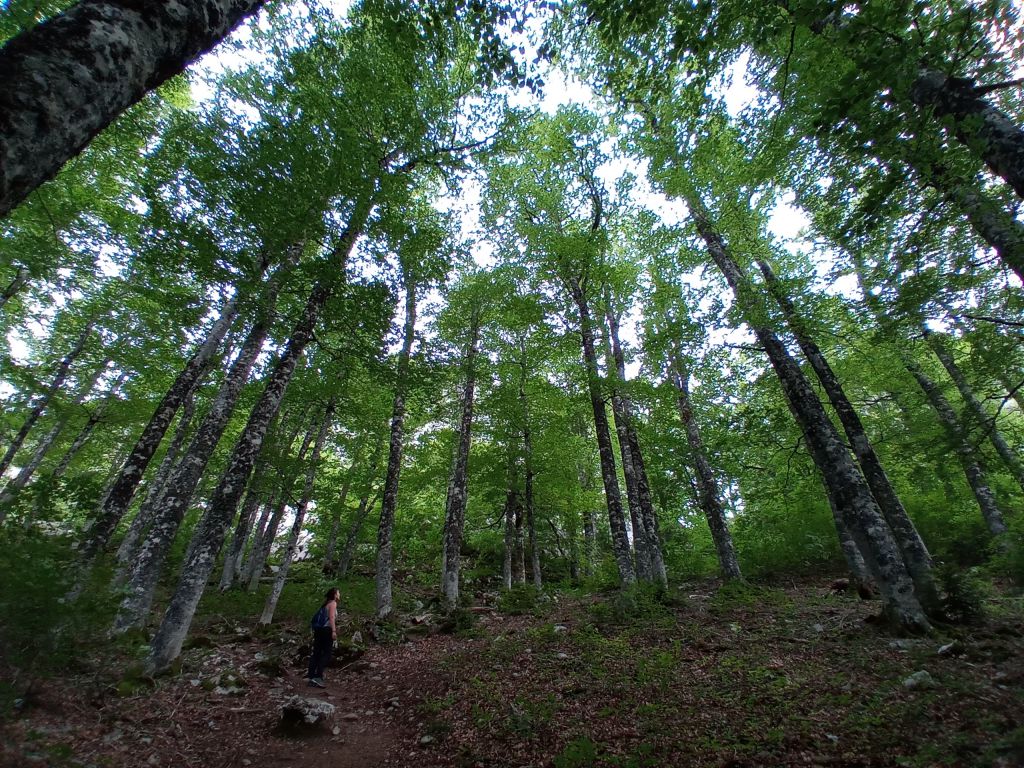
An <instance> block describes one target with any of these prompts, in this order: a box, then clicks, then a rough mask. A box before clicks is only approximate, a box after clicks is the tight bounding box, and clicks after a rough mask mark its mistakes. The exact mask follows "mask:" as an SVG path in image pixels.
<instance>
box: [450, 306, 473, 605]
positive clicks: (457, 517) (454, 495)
mask: <svg viewBox="0 0 1024 768" xmlns="http://www.w3.org/2000/svg"><path fill="white" fill-rule="evenodd" d="M480 322H481V315H480V311H479V309H475V310H474V311H473V313H472V315H471V318H470V328H469V336H470V339H469V343H468V345H467V346H466V354H465V369H466V379H465V383H464V385H463V388H462V398H461V399H462V413H461V417H460V418H459V430H458V444H457V445H456V447H455V462H454V466H453V467H452V475H451V480H450V482H449V483H448V496H447V499H446V504H445V519H444V537H443V539H442V541H441V546H442V547H443V548H444V552H443V558H442V563H443V567H442V569H441V594H442V596H443V597H444V601H445V604H446V605H447V606H448V607H449V608H454V607H455V606H456V605H458V602H459V564H460V559H461V553H462V529H463V526H464V524H465V519H466V501H467V489H468V485H469V473H468V467H469V448H470V445H471V443H472V432H473V396H474V393H475V391H476V367H475V361H476V353H477V344H478V341H479V339H480Z"/></svg>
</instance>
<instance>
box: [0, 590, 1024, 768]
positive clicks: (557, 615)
mask: <svg viewBox="0 0 1024 768" xmlns="http://www.w3.org/2000/svg"><path fill="white" fill-rule="evenodd" d="M503 608H504V610H501V611H499V610H497V609H496V608H495V607H494V606H492V605H486V604H485V605H477V606H475V607H474V608H473V609H472V610H471V611H470V612H467V614H466V615H464V616H463V617H462V621H461V622H460V624H459V626H458V627H452V626H447V627H441V626H440V624H441V622H440V620H439V619H438V618H437V617H435V616H433V615H431V614H430V613H429V612H428V611H427V610H426V609H424V610H423V611H420V612H417V613H416V614H415V615H412V616H408V617H405V619H404V622H403V624H402V625H399V626H397V627H388V628H385V629H384V630H383V631H381V630H379V629H375V628H374V627H372V626H371V625H360V624H358V623H353V624H352V625H350V626H348V628H347V629H346V632H345V635H346V637H347V638H348V640H347V642H346V645H348V646H351V647H347V648H344V649H343V652H342V653H341V654H340V655H339V658H338V659H337V660H336V663H335V666H333V667H332V668H331V669H330V671H329V674H328V679H327V683H328V687H327V688H326V689H325V690H319V689H316V688H311V687H308V686H307V684H306V681H305V680H304V679H303V677H302V675H303V672H304V669H305V658H304V655H305V645H304V643H305V637H304V634H303V633H301V632H299V631H297V630H293V629H291V628H289V627H284V628H281V627H275V628H273V629H272V630H270V631H267V632H264V633H253V632H252V631H251V629H250V628H249V627H246V626H242V625H240V624H238V623H236V622H234V621H229V620H226V619H222V618H219V617H212V618H209V617H208V618H207V619H206V620H204V623H203V625H202V626H200V627H199V631H198V632H197V633H195V635H194V638H193V640H192V642H191V644H190V648H189V649H188V650H187V651H186V653H185V654H184V656H183V665H182V670H181V672H180V674H178V675H175V676H170V677H165V678H161V679H159V680H156V681H146V680H141V681H140V680H132V679H125V678H124V676H123V674H122V673H123V670H124V668H125V665H126V663H127V662H128V661H130V660H126V659H123V658H122V659H111V658H110V657H109V656H107V657H103V658H95V659H78V660H76V662H75V663H74V664H69V668H68V670H67V671H66V672H65V673H64V674H60V675H57V676H51V677H47V678H38V679H34V680H26V679H25V678H24V676H22V677H20V678H19V679H20V683H19V684H21V685H22V686H23V687H24V689H25V690H24V693H23V695H22V696H21V697H20V699H19V700H18V702H17V706H16V708H15V709H14V711H11V712H8V713H6V714H5V716H4V720H3V721H2V729H3V730H2V736H3V741H2V745H0V764H2V765H4V766H10V767H11V768H14V767H15V766H18V767H19V768H20V767H21V766H39V765H47V766H108V767H110V768H120V767H121V766H124V767H125V768H137V767H138V766H177V767H181V768H185V767H186V766H196V767H198V766H208V767H209V768H229V767H232V768H233V767H235V766H259V767H262V768H274V767H275V766H289V765H296V766H298V765H317V766H325V767H326V766H335V767H337V768H361V767H363V766H365V767H366V768H369V767H370V766H415V767H416V768H427V767H428V766H466V767H467V768H468V767H470V766H488V767H490V766H555V768H582V767H584V766H623V767H629V768H641V767H642V766H681V765H694V766H776V765H777V766H893V765H906V766H933V765H934V766H971V765H978V766H1016V765H1024V664H1022V661H1024V659H1022V651H1024V633H1022V623H1021V616H1022V606H1021V601H1020V600H1019V599H1014V598H1003V599H1001V600H997V601H993V602H992V603H991V604H990V614H991V615H990V618H989V619H988V620H987V621H986V622H985V623H984V624H982V625H980V626H975V627H971V628H966V629H965V628H962V627H959V628H947V629H945V630H944V631H942V632H941V633H938V634H936V635H935V636H933V637H928V638H917V639H894V638H892V637H889V636H887V635H885V634H883V633H882V632H881V631H880V630H879V629H878V628H877V627H876V625H875V624H874V623H872V622H871V621H870V619H871V618H872V613H873V612H875V611H877V609H878V604H877V603H876V602H861V601H859V600H857V599H856V598H855V597H848V596H842V595H831V594H828V589H827V587H826V588H823V587H822V586H821V585H806V584H805V585H790V586H787V587H775V588H768V587H750V588H741V589H734V588H726V589H724V590H718V589H717V587H716V585H713V584H701V585H687V586H684V587H683V588H681V589H678V590H674V591H673V593H672V596H671V599H669V600H667V601H665V600H660V601H659V600H654V599H651V598H649V597H644V596H643V595H640V596H632V597H629V598H623V597H621V596H617V595H615V594H610V595H604V596H599V597H579V596H577V597H562V598H559V599H555V600H549V601H544V602H540V603H536V604H534V603H533V602H532V600H530V599H529V597H528V596H524V599H523V600H521V601H519V603H518V604H517V603H516V601H505V604H504V606H503ZM469 616H471V617H472V619H473V621H472V625H471V626H470V623H471V622H470V620H469V618H468V617H469ZM442 629H443V630H447V631H449V632H451V631H453V630H455V633H454V634H445V633H443V632H442ZM356 633H358V634H356ZM353 634H354V635H355V637H354V640H355V643H354V644H353V643H352V642H351V640H352V637H351V636H352V635H353ZM373 634H376V635H377V636H378V641H375V640H374V638H373V637H372V635H373ZM8 672H11V673H12V674H13V671H11V670H8ZM293 697H299V698H298V700H295V699H294V698H293ZM303 700H306V701H303ZM289 702H291V704H292V705H293V706H298V707H299V708H300V709H301V708H306V709H310V708H312V709H316V710H323V711H330V713H329V714H328V716H326V717H324V718H323V719H322V720H321V721H320V722H317V723H316V724H313V725H308V724H306V723H304V722H299V723H292V724H290V725H289V724H286V723H284V721H283V719H282V708H283V707H286V706H287V705H289ZM323 703H327V704H330V705H331V707H322V704H323ZM332 708H333V709H332ZM311 717H312V715H311Z"/></svg>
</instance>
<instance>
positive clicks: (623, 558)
mask: <svg viewBox="0 0 1024 768" xmlns="http://www.w3.org/2000/svg"><path fill="white" fill-rule="evenodd" d="M569 289H570V292H571V294H572V297H573V301H574V302H575V303H576V308H577V310H578V311H579V315H580V336H581V338H582V343H583V363H584V366H585V368H586V372H587V392H588V394H589V395H590V405H591V408H592V409H593V412H594V431H595V432H596V433H597V449H598V454H599V456H600V458H601V480H602V481H603V482H604V492H605V503H606V504H607V505H608V523H609V525H610V526H611V533H612V552H613V554H614V555H615V563H616V565H617V566H618V569H619V580H620V581H621V582H622V584H623V586H628V585H630V584H632V583H634V582H635V581H636V571H635V570H634V568H633V558H632V556H631V554H630V551H629V535H628V533H627V532H626V520H625V517H624V516H623V514H622V495H621V493H620V492H619V478H618V476H617V475H616V472H615V452H614V450H613V449H612V438H611V431H610V429H609V426H608V414H607V412H606V411H605V404H604V398H603V396H602V394H601V385H600V373H599V370H598V367H597V350H596V348H595V346H594V329H593V322H592V320H591V315H590V306H589V304H588V302H587V297H586V293H585V292H584V290H583V287H582V286H581V285H580V282H579V281H578V280H577V279H576V278H570V280H569Z"/></svg>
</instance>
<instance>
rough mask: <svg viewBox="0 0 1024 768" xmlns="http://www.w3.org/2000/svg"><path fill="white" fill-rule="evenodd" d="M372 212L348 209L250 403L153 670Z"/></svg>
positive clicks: (180, 632) (176, 650) (180, 625)
mask: <svg viewBox="0 0 1024 768" xmlns="http://www.w3.org/2000/svg"><path fill="white" fill-rule="evenodd" d="M369 214H370V206H369V204H368V203H367V204H365V205H364V204H359V205H357V207H356V210H355V211H354V212H353V214H352V220H351V222H350V223H349V227H348V229H347V230H346V231H345V233H344V234H343V235H342V236H341V238H340V240H339V242H338V245H337V246H336V247H335V249H334V252H333V253H332V254H331V256H330V258H329V259H328V262H327V263H326V264H325V265H324V267H325V271H324V274H325V275H326V276H328V277H329V278H330V279H331V282H330V283H328V282H322V281H321V282H318V283H317V284H316V285H315V286H314V288H313V290H312V292H311V293H310V295H309V299H308V300H307V301H306V306H305V307H304V308H303V310H302V314H301V315H300V316H299V319H298V321H297V322H296V324H295V328H294V329H293V331H292V335H291V338H290V339H289V340H288V343H287V345H286V346H285V349H284V352H283V353H282V354H281V357H280V358H279V359H278V361H277V363H276V364H275V365H274V368H273V370H272V371H271V372H270V375H269V376H268V377H267V384H266V386H265V387H264V389H263V394H262V395H260V399H259V400H258V401H257V403H256V405H255V406H254V407H253V410H252V413H251V414H250V416H249V421H248V422H247V423H246V425H245V428H244V430H243V431H242V435H241V436H240V437H239V439H238V443H237V444H236V446H235V450H234V452H233V453H232V455H231V458H230V459H229V461H228V466H227V469H225V471H224V474H223V475H222V476H221V479H220V482H219V483H218V484H217V487H216V489H215V490H214V492H213V496H212V497H211V499H210V504H209V506H208V507H207V509H206V512H205V513H204V514H203V516H202V518H201V519H200V520H199V524H198V525H197V526H196V532H195V534H194V536H193V542H194V544H193V547H192V550H191V552H190V553H189V556H188V557H187V558H186V560H185V563H184V566H183V568H182V573H181V579H180V580H179V582H178V586H177V588H176V589H175V592H174V596H173V597H172V598H171V603H170V605H169V606H168V608H167V613H166V614H164V618H163V621H162V622H161V624H160V628H159V629H158V630H157V633H156V635H155V636H154V638H153V643H152V646H151V648H152V652H151V654H150V657H149V659H148V661H147V664H146V666H147V667H148V668H151V669H153V670H157V671H162V670H165V669H167V667H168V666H169V665H170V664H171V662H172V661H174V659H176V658H177V657H178V654H180V653H181V645H182V643H183V642H184V640H185V636H186V635H187V634H188V629H189V626H191V624H192V617H193V615H195V610H196V606H197V605H199V599H200V598H201V597H202V595H203V590H204V589H205V588H206V583H207V580H208V579H209V578H210V574H211V573H212V572H213V569H214V566H215V565H216V561H217V554H218V553H219V552H220V549H221V547H222V546H223V544H224V538H225V536H226V535H227V531H228V529H229V528H230V526H231V521H232V520H233V519H234V516H235V511H236V510H237V508H238V502H239V501H240V500H241V496H242V494H243V493H244V492H245V487H246V486H247V485H248V484H249V476H250V475H251V474H252V470H253V466H254V465H255V463H256V459H257V457H258V456H259V453H260V449H261V448H262V447H263V438H264V436H265V435H266V432H267V428H268V427H269V426H270V422H271V421H272V420H273V418H274V416H275V414H276V413H277V409H278V408H279V407H280V405H281V399H282V398H283V397H284V393H285V389H287V387H288V383H289V382H290V381H291V377H292V373H293V372H294V371H295V366H296V365H297V364H298V361H299V358H300V357H301V355H302V353H303V351H304V350H305V349H306V346H307V345H308V344H309V343H310V342H311V341H312V340H313V329H314V327H315V326H316V322H317V320H318V319H319V316H320V311H321V310H322V309H323V306H324V303H325V302H326V301H327V299H328V298H329V297H330V295H331V294H332V293H333V290H334V288H335V285H336V282H337V281H338V280H340V279H341V277H343V276H344V273H345V263H346V261H347V260H348V255H349V253H350V252H351V250H352V248H353V247H354V246H355V242H356V239H357V238H358V237H359V235H360V233H361V232H362V229H363V226H364V225H365V223H366V219H367V218H368V217H369Z"/></svg>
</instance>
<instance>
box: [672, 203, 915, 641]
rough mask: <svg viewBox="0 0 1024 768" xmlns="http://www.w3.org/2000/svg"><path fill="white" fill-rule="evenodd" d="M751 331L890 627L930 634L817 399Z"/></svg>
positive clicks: (725, 263) (732, 265)
mask: <svg viewBox="0 0 1024 768" xmlns="http://www.w3.org/2000/svg"><path fill="white" fill-rule="evenodd" d="M686 202H687V205H688V207H689V209H690V214H691V216H692V217H693V220H694V223H695V224H696V226H697V230H698V232H699V233H700V235H701V238H702V239H703V240H704V242H705V244H706V245H707V248H708V252H709V253H710V254H711V257H712V259H713V260H714V262H715V264H716V265H717V266H718V268H719V270H720V271H721V272H722V274H723V276H724V277H725V279H726V282H728V283H729V287H730V288H731V289H732V291H733V293H734V294H735V296H736V300H737V303H738V306H739V307H740V308H741V310H742V311H743V312H744V313H745V315H747V317H748V322H750V318H752V317H756V316H757V314H758V313H757V312H755V311H754V307H751V306H750V294H749V288H750V286H749V283H748V280H747V278H746V276H745V275H744V274H743V272H742V271H741V270H740V268H739V265H738V264H737V263H736V262H735V261H734V260H733V258H732V256H731V254H730V253H729V251H728V249H727V247H726V245H725V241H724V240H723V238H722V237H721V235H720V234H719V233H718V232H717V230H715V228H714V227H713V225H712V224H711V220H710V216H709V214H708V212H707V209H706V208H705V207H704V205H703V202H702V201H701V200H699V199H697V198H696V197H695V196H693V195H690V196H688V197H687V200H686ZM751 329H752V330H753V332H754V335H755V336H756V338H757V340H758V342H759V343H760V345H761V346H762V347H763V348H764V350H765V352H766V353H767V355H768V359H769V361H770V362H771V365H772V368H773V369H774V370H775V373H776V375H777V376H778V379H779V383H780V384H781V386H782V391H783V394H784V395H785V397H786V402H787V404H788V405H789V408H790V410H791V411H792V413H793V416H794V417H795V419H796V421H797V423H798V424H799V425H800V428H801V430H802V431H803V433H804V437H805V438H806V440H807V446H808V449H809V450H810V454H811V457H812V458H813V460H814V463H815V465H816V466H817V468H818V471H819V472H820V473H821V477H822V481H823V483H824V485H825V490H826V492H827V494H828V496H829V501H830V503H831V504H832V505H833V509H834V511H835V514H836V517H837V519H839V520H841V521H842V522H843V523H844V524H845V525H846V526H847V528H848V529H849V531H850V534H851V536H852V537H853V539H854V541H855V542H856V543H857V547H858V549H859V550H860V551H861V554H862V555H863V557H864V559H865V563H866V565H867V567H868V570H869V572H870V573H871V575H872V577H873V578H874V580H875V582H876V583H877V584H878V586H879V590H880V592H881V594H882V599H883V602H884V604H885V610H886V613H887V614H888V618H889V620H890V622H891V623H893V624H894V625H896V626H897V627H899V628H900V629H904V630H910V631H926V630H928V629H929V623H928V619H927V618H926V616H925V612H924V610H923V608H922V606H921V603H920V602H919V601H918V599H917V596H916V594H915V590H914V583H913V581H912V580H911V578H910V575H909V573H908V572H907V568H906V565H905V564H904V562H903V557H902V555H901V553H900V550H899V547H898V546H897V544H896V541H895V540H894V538H893V535H892V532H891V531H890V529H889V526H888V525H887V524H886V522H885V520H884V519H883V517H882V514H881V512H880V511H879V509H878V505H877V503H876V502H875V500H874V497H873V496H872V495H871V491H870V489H869V488H868V485H867V483H866V482H865V480H864V477H863V476H862V475H861V473H860V471H859V470H858V469H857V466H856V465H855V464H854V462H853V458H852V457H851V456H850V453H849V451H848V449H847V447H846V445H845V444H844V443H843V441H842V439H841V438H840V437H839V434H838V433H837V432H836V428H835V427H834V426H833V425H832V422H831V420H830V419H829V417H828V414H826V413H825V409H824V407H823V406H822V404H821V401H820V400H818V396H817V393H816V392H815V391H814V388H813V387H812V386H811V384H810V382H809V381H807V378H806V377H805V376H804V374H803V371H801V370H800V367H799V366H798V365H797V364H796V361H795V360H793V358H792V357H791V356H790V354H789V352H788V351H787V350H786V347H785V345H784V344H783V343H782V342H781V341H780V340H779V338H778V337H777V336H776V335H775V333H774V332H773V331H771V330H770V329H769V328H767V327H765V326H764V325H762V324H760V323H757V322H751Z"/></svg>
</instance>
